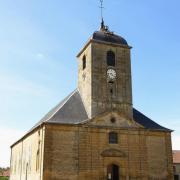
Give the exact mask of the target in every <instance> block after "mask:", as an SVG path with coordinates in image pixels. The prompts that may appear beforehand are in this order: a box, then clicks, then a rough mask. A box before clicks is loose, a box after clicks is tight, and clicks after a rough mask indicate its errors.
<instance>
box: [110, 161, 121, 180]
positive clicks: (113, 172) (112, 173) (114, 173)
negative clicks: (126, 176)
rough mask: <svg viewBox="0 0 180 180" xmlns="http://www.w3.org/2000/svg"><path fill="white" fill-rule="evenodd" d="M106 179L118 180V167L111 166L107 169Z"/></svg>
mask: <svg viewBox="0 0 180 180" xmlns="http://www.w3.org/2000/svg"><path fill="white" fill-rule="evenodd" d="M107 179H108V180H120V179H119V166H117V165H115V164H111V165H109V166H108V167H107Z"/></svg>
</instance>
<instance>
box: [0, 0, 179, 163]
mask: <svg viewBox="0 0 180 180" xmlns="http://www.w3.org/2000/svg"><path fill="white" fill-rule="evenodd" d="M98 6H99V1H98V0H86V1H84V0H78V1H59V0H38V1H37V0H31V1H24V0H16V1H12V0H6V1H0V23H1V24H0V82H1V85H0V115H1V118H0V124H1V126H0V132H1V133H0V135H1V137H0V142H3V143H4V144H5V146H4V148H1V149H0V152H1V153H0V154H1V155H2V156H1V157H0V166H6V165H8V164H9V145H10V144H11V143H12V142H13V141H15V140H17V138H19V137H20V136H21V135H22V134H24V132H26V131H27V130H29V129H30V128H31V127H32V126H33V125H34V124H35V123H36V122H37V121H38V120H39V119H40V118H41V117H42V116H43V115H44V114H45V113H47V112H48V111H49V110H50V109H51V108H52V107H53V106H55V105H56V104H57V103H58V102H59V101H60V100H61V99H63V98H64V97H65V96H66V95H68V94H69V93H70V92H71V91H72V90H74V89H75V88H76V84H77V60H76V55H77V53H78V52H79V50H80V49H81V48H82V47H83V45H84V43H85V42H86V41H87V40H88V38H89V37H90V36H91V34H92V33H93V32H94V31H95V30H98V29H99V25H100V10H99V8H98ZM104 6H105V9H104V19H105V23H106V24H107V25H108V26H109V27H110V30H112V31H114V32H115V33H117V34H119V35H121V36H123V37H124V38H125V39H126V40H127V41H128V43H129V45H131V46H133V49H132V54H131V57H132V78H133V104H134V106H135V107H136V108H137V109H139V110H140V111H142V112H143V113H144V114H146V115H147V116H149V117H151V118H152V119H153V120H155V121H157V122H158V123H160V124H161V125H164V126H166V127H168V128H171V129H173V130H175V132H174V133H173V148H175V149H180V143H179V141H180V24H179V20H180V11H179V7H180V1H179V0H171V1H170V0H158V1H157V0H151V1H146V0H133V1H132V0H111V1H110V0H104ZM3 135H4V136H6V138H5V137H3Z"/></svg>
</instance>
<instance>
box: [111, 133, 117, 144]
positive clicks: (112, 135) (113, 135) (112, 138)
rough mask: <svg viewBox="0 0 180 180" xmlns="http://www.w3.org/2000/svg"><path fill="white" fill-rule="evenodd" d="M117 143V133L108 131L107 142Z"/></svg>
mask: <svg viewBox="0 0 180 180" xmlns="http://www.w3.org/2000/svg"><path fill="white" fill-rule="evenodd" d="M117 143H118V134H117V133H116V132H110V133H109V144H117Z"/></svg>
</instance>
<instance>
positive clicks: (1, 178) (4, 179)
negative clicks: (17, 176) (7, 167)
mask: <svg viewBox="0 0 180 180" xmlns="http://www.w3.org/2000/svg"><path fill="white" fill-rule="evenodd" d="M8 179H9V178H7V177H0V180H8Z"/></svg>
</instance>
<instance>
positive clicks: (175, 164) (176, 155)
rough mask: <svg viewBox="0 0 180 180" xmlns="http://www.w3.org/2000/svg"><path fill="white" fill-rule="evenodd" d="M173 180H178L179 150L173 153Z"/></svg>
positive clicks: (179, 170) (179, 176) (179, 173)
mask: <svg viewBox="0 0 180 180" xmlns="http://www.w3.org/2000/svg"><path fill="white" fill-rule="evenodd" d="M173 168H174V180H180V150H179V151H178V150H174V151H173Z"/></svg>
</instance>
